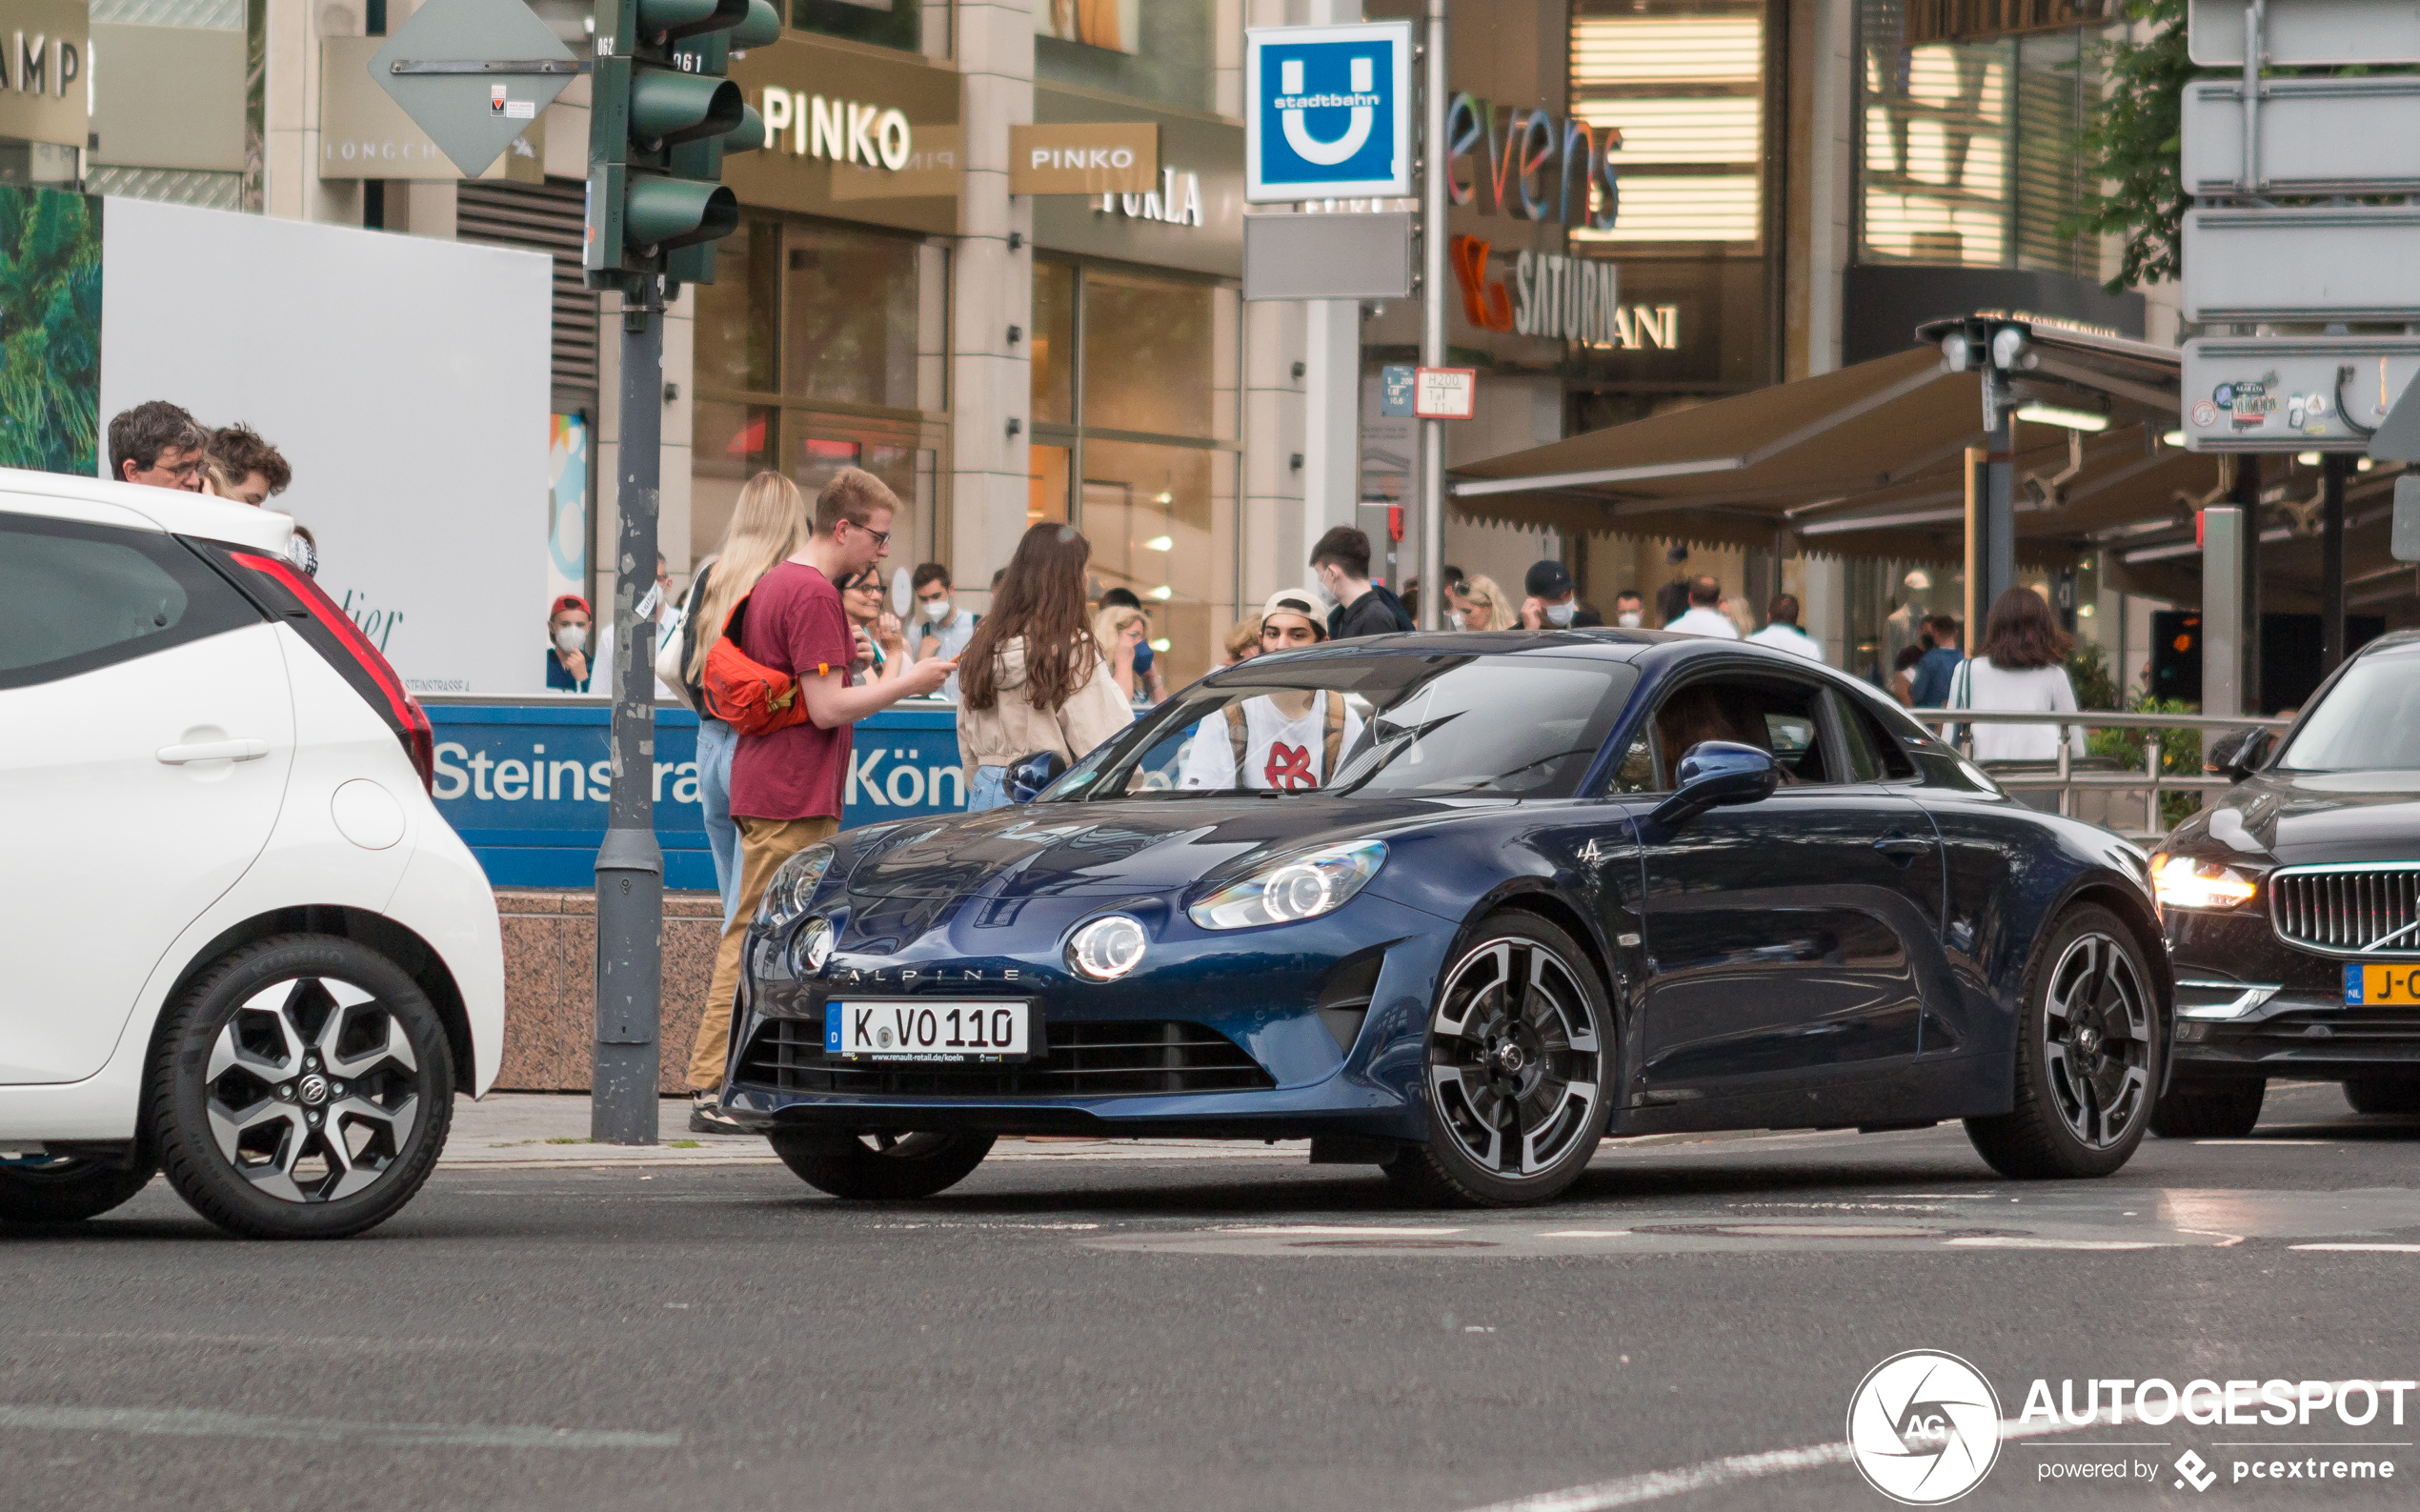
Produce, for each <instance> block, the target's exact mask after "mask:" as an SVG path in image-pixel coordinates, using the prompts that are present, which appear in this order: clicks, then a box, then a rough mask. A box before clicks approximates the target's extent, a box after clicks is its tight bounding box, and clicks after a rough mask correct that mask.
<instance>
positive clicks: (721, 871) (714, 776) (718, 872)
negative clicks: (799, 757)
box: [697, 717, 739, 924]
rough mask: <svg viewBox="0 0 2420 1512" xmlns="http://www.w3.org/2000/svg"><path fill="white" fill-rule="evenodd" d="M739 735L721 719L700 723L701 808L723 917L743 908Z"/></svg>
mask: <svg viewBox="0 0 2420 1512" xmlns="http://www.w3.org/2000/svg"><path fill="white" fill-rule="evenodd" d="M737 749H739V736H738V734H737V733H736V731H734V730H733V729H732V728H731V726H729V725H727V724H725V723H723V722H722V721H721V720H720V719H709V718H702V717H701V718H700V719H699V720H698V721H697V806H698V807H699V808H700V809H703V810H704V811H705V814H706V849H708V850H709V851H712V852H713V853H714V856H715V887H716V890H717V891H719V892H720V893H721V894H722V917H723V922H724V923H725V924H729V923H730V922H731V912H732V910H733V909H735V908H737V907H738V906H739V826H737V825H736V824H734V823H732V821H731V754H732V753H733V752H734V751H736V750H737Z"/></svg>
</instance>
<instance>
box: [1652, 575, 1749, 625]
mask: <svg viewBox="0 0 2420 1512" xmlns="http://www.w3.org/2000/svg"><path fill="white" fill-rule="evenodd" d="M1722 606H1723V585H1722V584H1721V583H1718V582H1716V581H1715V580H1714V579H1713V578H1711V577H1692V578H1690V579H1689V607H1688V608H1687V609H1686V610H1684V611H1683V612H1682V615H1681V617H1680V618H1678V619H1676V620H1674V621H1672V623H1670V624H1668V625H1666V626H1664V629H1666V630H1675V631H1679V632H1680V633H1681V634H1683V635H1712V636H1714V637H1716V638H1717V639H1721V640H1737V639H1739V638H1740V627H1739V626H1737V625H1735V624H1732V623H1731V616H1730V615H1726V614H1724V613H1723V607H1722Z"/></svg>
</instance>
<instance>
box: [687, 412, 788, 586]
mask: <svg viewBox="0 0 2420 1512" xmlns="http://www.w3.org/2000/svg"><path fill="white" fill-rule="evenodd" d="M689 413H690V429H691V436H690V443H691V451H690V462H689V546H690V560H691V561H693V562H694V561H696V560H697V559H698V558H699V557H701V556H703V555H705V554H707V553H708V552H711V551H713V550H714V549H715V543H716V542H717V541H719V540H721V539H722V533H723V527H724V526H726V525H728V524H730V523H731V512H732V511H733V510H734V509H736V508H737V507H738V504H739V490H740V487H741V486H742V485H743V484H745V483H746V482H747V481H748V480H749V479H750V478H752V477H755V476H756V474H758V473H761V472H763V471H764V470H765V469H767V468H769V467H772V466H773V465H774V459H775V452H774V448H775V447H776V445H778V444H779V427H780V423H781V421H780V415H779V412H777V411H776V410H775V409H774V408H773V407H772V406H771V405H764V404H726V403H722V402H719V401H716V400H710V399H700V400H698V401H697V403H696V405H694V406H693V407H692V408H691V410H690V412H689Z"/></svg>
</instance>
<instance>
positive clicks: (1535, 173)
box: [1445, 94, 1622, 231]
mask: <svg viewBox="0 0 2420 1512" xmlns="http://www.w3.org/2000/svg"><path fill="white" fill-rule="evenodd" d="M1621 147H1622V131H1621V129H1620V128H1619V127H1610V126H1609V127H1606V128H1605V129H1603V131H1599V130H1597V129H1596V128H1594V127H1591V126H1590V125H1588V123H1587V122H1585V121H1583V120H1581V119H1579V118H1578V117H1577V116H1574V117H1572V118H1570V119H1568V120H1557V119H1556V118H1555V117H1554V116H1553V115H1550V114H1548V113H1547V112H1546V111H1522V110H1514V111H1502V112H1500V111H1498V110H1497V108H1496V106H1495V105H1494V103H1493V102H1491V101H1487V100H1482V99H1476V98H1473V97H1472V96H1470V95H1468V94H1457V95H1455V96H1454V97H1453V99H1452V100H1451V101H1450V102H1448V103H1447V105H1446V107H1445V153H1446V157H1445V192H1446V193H1447V194H1448V195H1450V196H1451V197H1452V199H1453V201H1454V203H1455V204H1457V205H1468V204H1470V203H1472V202H1473V201H1474V200H1479V199H1480V193H1481V191H1482V190H1484V191H1485V192H1486V194H1487V197H1486V199H1484V200H1483V201H1481V202H1480V207H1479V208H1480V210H1481V212H1482V213H1485V214H1502V215H1511V216H1513V217H1514V218H1516V219H1519V220H1539V221H1548V220H1550V221H1561V222H1562V223H1563V225H1566V226H1579V227H1584V228H1585V229H1587V230H1589V231H1611V230H1613V222H1614V215H1615V213H1616V212H1618V211H1619V210H1620V209H1621V205H1622V186H1621V180H1620V176H1619V174H1618V173H1617V172H1616V171H1615V169H1614V166H1613V154H1614V153H1615V152H1616V151H1619V150H1620V149H1621ZM1482 151H1483V154H1484V155H1483V157H1482V158H1480V160H1479V161H1476V162H1474V161H1471V159H1472V158H1473V156H1474V154H1479V153H1482ZM1466 170H1467V171H1468V175H1469V176H1468V178H1467V179H1465V178H1464V172H1465V171H1466Z"/></svg>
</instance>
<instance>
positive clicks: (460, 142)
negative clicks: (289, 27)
mask: <svg viewBox="0 0 2420 1512" xmlns="http://www.w3.org/2000/svg"><path fill="white" fill-rule="evenodd" d="M579 71H580V65H579V60H578V59H577V58H575V57H574V56H572V50H571V49H569V48H567V47H565V46H564V45H563V44H562V42H561V41H560V40H559V39H557V38H556V36H555V32H554V30H553V29H552V28H550V27H548V26H547V24H546V23H545V22H543V21H540V20H539V19H538V18H537V13H536V12H535V11H534V10H531V9H530V8H529V7H528V6H527V5H526V4H524V3H523V0H429V3H428V4H426V5H424V6H422V7H421V8H420V9H419V10H414V11H413V12H412V19H411V20H409V21H406V22H405V23H404V24H403V25H402V26H400V27H398V28H396V29H395V33H394V35H393V36H392V37H389V38H388V39H387V45H386V46H385V47H383V48H380V49H379V50H378V51H377V54H376V55H375V56H374V57H373V58H372V59H371V60H370V76H371V77H372V78H373V79H375V80H377V81H378V85H379V87H380V88H381V89H384V90H385V91H387V92H388V93H389V94H392V95H393V96H394V100H395V103H396V104H397V105H400V106H402V107H403V111H404V113H405V114H406V115H409V116H411V117H412V120H413V125H415V126H417V127H419V128H420V130H421V131H426V132H427V133H428V134H429V140H431V141H433V142H434V143H436V144H437V147H438V149H439V151H443V152H444V153H445V155H446V156H447V157H449V158H452V159H453V160H454V166H455V167H456V168H459V169H460V170H462V176H463V177H465V178H476V177H478V176H479V175H480V174H481V173H484V172H486V171H487V167H488V165H489V164H490V163H493V162H494V161H495V159H496V155H497V154H498V153H500V152H502V151H504V150H505V149H506V148H508V147H510V146H512V145H513V139H514V137H516V136H519V135H520V134H521V133H522V132H523V131H528V130H529V129H530V123H531V122H533V121H534V120H535V119H536V118H537V116H538V113H539V112H540V111H544V110H545V109H546V108H547V107H548V106H549V105H552V104H554V103H555V96H556V95H558V94H560V93H562V92H563V91H564V90H565V89H566V88H568V87H569V86H570V84H571V82H572V80H573V79H575V78H576V77H578V76H579Z"/></svg>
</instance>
